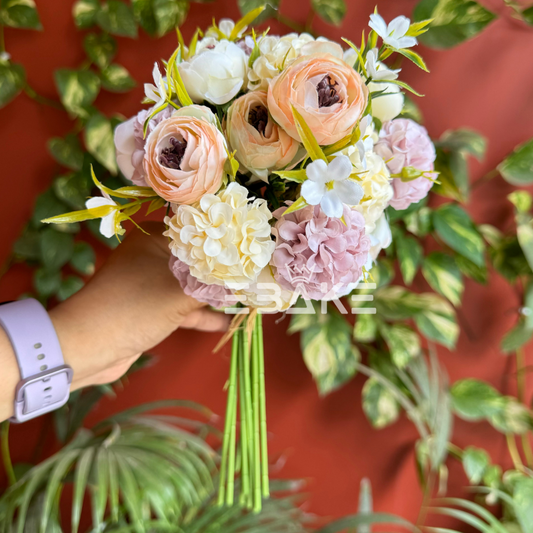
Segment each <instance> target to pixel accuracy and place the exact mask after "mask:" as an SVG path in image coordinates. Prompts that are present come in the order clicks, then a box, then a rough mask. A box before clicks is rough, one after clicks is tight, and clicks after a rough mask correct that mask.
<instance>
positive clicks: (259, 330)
mask: <svg viewBox="0 0 533 533" xmlns="http://www.w3.org/2000/svg"><path fill="white" fill-rule="evenodd" d="M255 331H256V334H257V348H258V356H257V357H258V360H259V402H260V412H259V420H260V423H261V471H262V478H261V479H262V491H263V497H264V498H268V497H269V496H270V484H269V481H268V443H267V423H266V392H265V351H264V345H263V317H262V316H261V313H257V318H256V323H255Z"/></svg>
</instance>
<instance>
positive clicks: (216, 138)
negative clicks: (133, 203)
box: [144, 106, 227, 204]
mask: <svg viewBox="0 0 533 533" xmlns="http://www.w3.org/2000/svg"><path fill="white" fill-rule="evenodd" d="M211 119H212V120H211ZM226 159H227V153H226V148H225V141H224V136H223V135H222V133H220V131H219V130H218V129H217V127H216V125H215V118H214V115H213V114H212V113H211V111H210V110H209V109H208V108H206V107H203V106H188V107H184V108H182V109H180V110H178V111H175V112H174V114H173V115H172V116H171V117H170V118H168V119H166V120H164V121H162V122H160V123H159V124H158V125H157V126H156V127H155V128H154V130H153V131H152V133H150V135H149V136H148V138H147V140H146V145H145V156H144V173H145V180H146V183H147V184H148V185H149V186H150V187H152V189H154V191H155V192H156V193H157V194H158V195H159V196H161V197H162V198H164V199H165V200H167V201H169V202H173V203H178V204H193V203H195V202H197V201H198V200H200V198H202V196H203V195H204V194H214V193H216V192H217V191H218V190H219V189H220V186H221V184H222V178H223V174H224V163H225V161H226Z"/></svg>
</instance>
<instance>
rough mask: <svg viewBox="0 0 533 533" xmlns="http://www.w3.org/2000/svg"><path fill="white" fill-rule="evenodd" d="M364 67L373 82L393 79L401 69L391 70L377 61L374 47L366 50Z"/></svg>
mask: <svg viewBox="0 0 533 533" xmlns="http://www.w3.org/2000/svg"><path fill="white" fill-rule="evenodd" d="M365 67H366V72H367V74H368V77H369V78H371V79H372V81H374V82H376V81H390V80H395V79H396V78H397V77H398V72H400V71H401V70H402V69H401V68H399V69H398V70H392V69H389V68H387V67H386V66H385V65H383V64H382V63H380V62H379V61H378V50H377V49H376V48H373V49H372V50H369V51H368V54H367V55H366V65H365Z"/></svg>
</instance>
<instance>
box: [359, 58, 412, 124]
mask: <svg viewBox="0 0 533 533" xmlns="http://www.w3.org/2000/svg"><path fill="white" fill-rule="evenodd" d="M382 68H383V67H381V66H380V67H379V68H378V72H379V71H381V70H382ZM387 70H389V69H387ZM368 90H369V91H370V92H371V93H373V92H377V91H385V93H388V94H385V96H378V97H373V98H372V115H373V116H374V117H376V118H378V119H379V120H381V122H387V121H389V120H392V119H393V118H396V117H397V116H398V115H399V114H400V113H401V111H402V108H403V102H404V96H403V93H401V92H400V87H399V86H398V85H395V84H394V83H383V82H378V83H374V82H370V83H369V84H368Z"/></svg>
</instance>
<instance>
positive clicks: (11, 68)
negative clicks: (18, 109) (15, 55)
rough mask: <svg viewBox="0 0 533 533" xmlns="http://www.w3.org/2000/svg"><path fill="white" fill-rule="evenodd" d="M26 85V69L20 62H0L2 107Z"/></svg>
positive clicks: (0, 105) (0, 103)
mask: <svg viewBox="0 0 533 533" xmlns="http://www.w3.org/2000/svg"><path fill="white" fill-rule="evenodd" d="M25 85H26V71H25V70H24V67H23V66H22V65H21V64H19V63H2V62H0V108H1V107H4V106H5V105H7V104H9V102H11V100H13V98H15V96H17V95H18V94H19V93H20V91H22V89H24V86H25Z"/></svg>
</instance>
